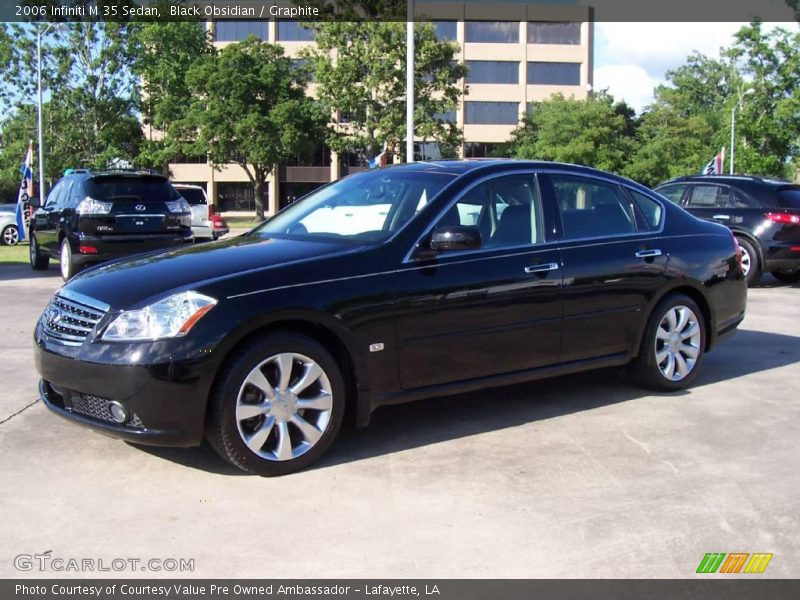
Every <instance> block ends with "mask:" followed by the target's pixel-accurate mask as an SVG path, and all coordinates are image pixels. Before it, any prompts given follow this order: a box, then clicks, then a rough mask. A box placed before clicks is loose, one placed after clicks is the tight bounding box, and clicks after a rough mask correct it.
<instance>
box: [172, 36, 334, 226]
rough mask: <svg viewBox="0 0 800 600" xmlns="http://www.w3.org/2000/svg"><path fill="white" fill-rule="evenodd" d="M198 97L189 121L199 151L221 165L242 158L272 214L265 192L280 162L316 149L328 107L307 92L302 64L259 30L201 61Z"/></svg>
mask: <svg viewBox="0 0 800 600" xmlns="http://www.w3.org/2000/svg"><path fill="white" fill-rule="evenodd" d="M186 81H187V83H188V85H189V90H190V92H191V93H192V95H193V98H194V100H193V103H192V106H191V107H190V109H189V112H188V114H187V116H186V118H185V119H184V123H183V125H182V126H183V127H186V128H187V129H189V130H193V131H196V132H197V136H198V137H197V140H196V142H195V147H196V150H197V151H203V152H207V153H208V155H209V156H210V158H211V161H212V162H213V163H214V164H216V165H221V164H224V163H230V162H235V163H237V164H238V165H239V166H240V167H241V168H242V169H243V170H244V171H245V173H246V174H247V177H248V178H249V180H250V182H251V183H252V185H253V191H254V193H255V204H256V213H257V215H258V216H260V217H262V218H263V217H264V202H263V192H264V186H265V183H266V179H267V177H268V176H269V174H270V173H271V172H272V170H273V169H274V168H275V165H276V164H277V163H279V162H281V161H284V160H287V159H289V158H290V157H292V156H295V155H297V154H302V153H308V152H310V151H311V150H312V149H313V148H314V146H315V144H316V140H318V139H319V138H320V136H321V130H322V127H323V126H324V125H323V124H324V123H325V122H326V121H327V118H326V115H325V114H324V113H323V112H322V111H321V110H319V107H318V106H317V104H316V102H315V101H314V100H313V99H311V98H310V97H308V96H307V95H306V92H305V86H306V84H307V81H306V80H305V79H304V77H303V75H302V71H299V70H298V69H296V68H295V66H294V64H293V63H292V61H291V60H290V59H289V58H287V57H286V56H284V54H283V48H281V47H280V46H276V45H273V44H264V43H263V42H261V41H259V40H257V39H256V38H255V37H253V36H250V37H249V38H248V39H247V40H245V41H243V42H240V43H236V44H230V45H228V46H226V47H225V48H223V49H222V50H221V51H219V52H215V53H212V54H208V55H206V56H204V57H203V58H202V59H201V60H199V61H197V62H195V63H194V64H193V65H192V67H191V68H190V69H189V72H188V73H187V76H186Z"/></svg>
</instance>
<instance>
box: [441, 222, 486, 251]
mask: <svg viewBox="0 0 800 600" xmlns="http://www.w3.org/2000/svg"><path fill="white" fill-rule="evenodd" d="M480 247H481V232H480V231H478V228H477V227H468V226H465V225H450V226H448V227H439V228H438V229H434V231H433V233H432V234H431V241H430V248H431V250H433V251H434V252H453V251H454V250H474V249H475V248H480Z"/></svg>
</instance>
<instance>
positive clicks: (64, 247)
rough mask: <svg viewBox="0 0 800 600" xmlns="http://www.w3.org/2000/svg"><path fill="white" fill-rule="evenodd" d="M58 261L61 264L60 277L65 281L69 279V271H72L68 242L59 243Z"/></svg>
mask: <svg viewBox="0 0 800 600" xmlns="http://www.w3.org/2000/svg"><path fill="white" fill-rule="evenodd" d="M59 263H60V265H61V277H63V278H64V281H66V280H67V279H69V275H70V272H71V271H72V254H71V253H70V248H69V242H62V243H61V255H60V259H59Z"/></svg>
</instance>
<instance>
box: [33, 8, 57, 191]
mask: <svg viewBox="0 0 800 600" xmlns="http://www.w3.org/2000/svg"><path fill="white" fill-rule="evenodd" d="M51 27H53V24H52V23H51V24H49V25H48V26H47V27H45V28H44V30H42V28H41V27H39V26H38V25H37V26H36V86H37V95H38V101H37V109H38V110H37V113H38V115H37V121H38V124H39V127H38V135H37V144H38V146H39V152H38V154H39V206H44V148H43V146H44V141H43V140H44V135H43V134H42V37H43V36H44V35H45V34H46V33H47V32H48V31H50V28H51Z"/></svg>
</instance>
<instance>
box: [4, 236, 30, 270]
mask: <svg viewBox="0 0 800 600" xmlns="http://www.w3.org/2000/svg"><path fill="white" fill-rule="evenodd" d="M19 263H22V264H28V243H27V242H22V243H20V244H17V245H16V246H0V265H10V264H19Z"/></svg>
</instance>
